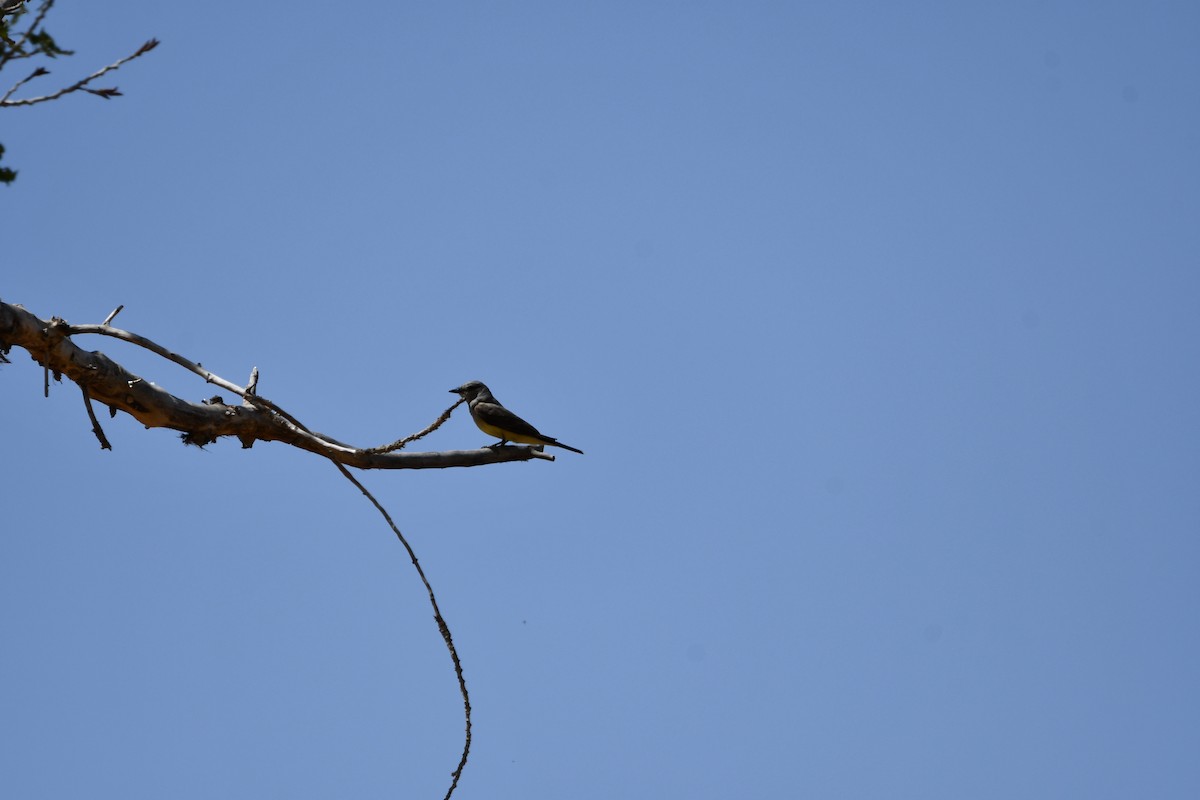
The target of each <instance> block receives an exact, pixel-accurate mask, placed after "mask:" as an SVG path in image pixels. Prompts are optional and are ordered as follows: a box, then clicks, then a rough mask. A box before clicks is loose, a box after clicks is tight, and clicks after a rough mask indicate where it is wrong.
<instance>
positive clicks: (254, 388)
mask: <svg viewBox="0 0 1200 800" xmlns="http://www.w3.org/2000/svg"><path fill="white" fill-rule="evenodd" d="M246 394H247V395H252V394H258V367H252V368H251V369H250V382H249V383H247V384H246Z"/></svg>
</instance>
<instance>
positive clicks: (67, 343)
mask: <svg viewBox="0 0 1200 800" xmlns="http://www.w3.org/2000/svg"><path fill="white" fill-rule="evenodd" d="M83 333H98V334H103V335H107V336H114V337H116V338H119V339H122V340H124V341H128V342H131V343H133V344H137V345H139V346H141V347H145V348H146V349H148V350H150V351H151V352H154V353H157V354H158V355H160V356H162V357H163V358H166V359H168V360H170V361H172V362H174V363H176V364H179V365H181V366H183V367H185V368H186V369H188V370H190V371H192V372H194V373H195V374H197V375H199V376H200V377H202V378H204V379H205V381H207V382H209V383H214V384H216V385H218V386H220V387H222V388H224V389H226V390H228V391H230V392H232V393H234V394H235V395H238V396H239V397H241V398H243V403H242V404H241V405H236V406H235V405H229V404H227V403H225V402H224V401H223V400H222V399H221V398H219V397H216V398H212V399H210V400H209V401H207V402H203V403H192V402H189V401H187V400H183V399H181V398H179V397H176V396H175V395H173V394H171V393H169V392H167V391H166V390H164V389H162V388H160V387H158V386H155V385H154V384H152V383H150V382H149V381H146V380H143V379H142V378H140V377H138V376H137V375H134V374H133V373H131V372H129V371H128V370H127V369H125V368H124V367H122V366H121V365H120V364H118V363H117V362H115V361H113V360H112V359H110V358H108V356H106V355H104V354H103V353H101V352H98V351H95V352H93V351H88V350H84V349H83V348H81V347H79V346H78V345H76V344H75V342H74V341H72V338H71V337H72V335H75V334H83ZM13 347H20V348H22V349H24V350H26V351H27V352H28V353H29V355H30V357H31V358H32V359H33V360H34V361H36V362H37V363H39V364H41V365H43V368H44V370H45V371H46V373H47V375H48V374H49V373H50V372H53V373H54V375H55V378H56V379H58V378H60V376H66V377H67V378H68V379H69V380H71V381H73V382H74V383H76V384H78V385H79V386H80V387H82V388H84V389H86V390H87V393H88V395H89V396H90V397H91V398H93V399H95V400H98V401H100V402H101V403H104V404H105V405H107V406H109V408H110V409H115V410H119V411H124V412H126V413H127V414H129V415H130V416H132V417H134V418H135V419H137V420H138V421H139V422H141V423H142V424H143V425H145V426H146V427H147V428H170V429H172V430H176V431H180V432H182V433H183V440H184V441H185V442H186V443H188V444H196V445H206V444H210V443H212V442H214V441H216V440H217V439H218V438H220V437H222V436H233V437H236V438H237V439H238V440H239V441H240V442H241V443H242V447H251V446H253V444H254V442H256V441H264V442H284V443H285V444H290V445H292V446H293V447H298V448H300V449H302V450H307V451H309V452H312V453H317V454H319V455H322V456H325V457H326V458H330V459H332V460H333V461H335V462H337V463H339V464H344V465H346V466H350V467H358V468H360V469H441V468H445V467H472V466H479V465H482V464H497V463H501V462H506V461H528V460H530V459H534V458H538V459H545V460H551V461H552V460H554V456H551V455H549V454H546V453H543V452H542V451H541V449H540V447H538V446H527V445H519V446H518V445H506V446H503V447H485V448H481V449H479V450H450V451H443V452H427V453H395V452H385V448H380V449H377V450H371V449H367V448H357V447H353V446H351V445H348V444H345V443H343V442H339V441H337V440H336V439H333V438H331V437H328V436H324V435H322V434H318V433H314V432H312V431H310V430H309V429H308V428H307V427H305V426H304V425H302V424H300V423H299V422H298V421H297V420H296V419H295V417H293V416H292V415H291V414H289V413H288V412H286V411H285V410H283V409H282V408H280V407H279V406H278V405H276V404H275V403H272V402H271V401H270V400H267V399H266V398H265V397H262V396H260V395H257V394H252V393H250V392H249V391H247V390H246V389H244V388H243V387H240V386H238V385H237V384H234V383H232V382H230V381H227V380H225V379H224V378H221V377H220V376H218V375H215V374H213V373H212V372H210V371H208V370H206V369H204V367H202V366H201V365H200V364H198V363H195V362H192V361H190V360H189V359H186V358H184V357H183V356H180V355H178V354H175V353H173V352H171V351H170V350H168V349H167V348H165V347H163V346H161V345H159V344H157V343H155V342H153V341H151V340H149V339H147V338H145V337H143V336H140V335H138V334H135V333H130V332H128V331H122V330H120V329H118V328H111V327H109V326H106V325H68V324H67V323H66V322H65V321H64V320H61V319H58V318H52V319H50V320H49V321H47V320H43V319H40V318H39V317H37V316H35V315H34V314H31V313H30V312H29V311H27V310H25V309H24V308H22V307H21V306H17V305H10V304H8V303H3V302H0V353H5V354H6V353H8V351H9V350H10V349H11V348H13ZM48 381H49V379H48V378H47V383H48ZM456 405H457V404H456ZM452 409H453V407H451V410H452ZM448 416H449V412H447V413H445V414H443V418H446V417H448ZM441 421H442V420H439V421H438V422H435V423H434V424H433V425H431V426H429V427H428V428H426V430H424V431H422V432H421V433H420V434H416V435H414V436H411V437H407V441H411V440H413V439H415V438H419V437H420V436H423V435H424V434H425V433H427V432H429V431H431V430H433V429H435V428H436V427H437V426H438V425H440V424H441Z"/></svg>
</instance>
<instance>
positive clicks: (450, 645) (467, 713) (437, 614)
mask: <svg viewBox="0 0 1200 800" xmlns="http://www.w3.org/2000/svg"><path fill="white" fill-rule="evenodd" d="M454 405H458V403H455V404H454ZM451 410H453V406H452V407H451ZM446 413H447V414H449V413H450V412H446ZM333 465H334V466H335V467H337V468H338V470H339V471H340V472H341V473H342V475H344V476H345V478H346V480H348V481H350V482H351V483H353V484H354V485H355V486H357V487H358V490H359V491H360V492H362V493H363V494H364V495H366V497H367V499H368V500H370V501H371V504H372V505H373V506H375V508H376V509H377V510H378V511H379V513H380V514H382V515H383V518H384V519H385V520H386V521H387V524H388V525H389V526H390V527H391V529H392V532H393V533H395V534H396V538H397V539H399V540H400V544H402V545H404V549H405V550H407V551H408V557H409V558H410V559H412V563H413V566H414V567H416V569H417V574H418V575H420V576H421V582H422V583H424V584H425V591H426V592H428V593H429V604H430V605H431V606H432V607H433V619H434V621H435V622H437V626H438V631H439V632H440V633H441V634H442V639H443V640H445V642H446V649H447V650H449V651H450V660H451V661H453V662H454V674H455V675H456V676H457V677H458V691H459V693H460V694H461V695H462V699H463V716H464V718H465V720H466V737H465V739H464V741H463V751H462V757H461V758H460V759H459V760H458V767H456V768H455V770H454V772H453V773H451V781H450V788H449V789H448V790H446V797H445V798H444V800H450V795H452V794H454V789H455V787H457V786H458V779H459V778H460V777H462V771H463V768H464V767H465V766H466V765H467V756H468V755H469V754H470V752H471V696H470V694H469V693H468V692H467V681H466V679H465V678H464V677H463V670H462V661H460V660H459V658H458V650H457V649H455V647H454V639H453V637H451V636H450V627H449V626H448V625H446V620H445V618H444V617H443V616H442V612H441V609H439V608H438V603H437V596H436V595H434V593H433V586H431V585H430V583H429V579H428V578H426V577H425V570H423V569H421V562H420V561H418V560H417V554H416V552H415V551H414V550H413V549H412V545H410V544H409V543H408V540H407V539H405V538H404V534H403V533H401V532H400V528H398V527H396V523H395V522H393V521H392V517H391V515H390V514H388V512H387V509H385V508H384V507H383V506H382V505H380V504H379V501H378V500H376V499H375V496H374V495H372V494H371V493H370V492H369V491H367V488H366V487H365V486H363V485H362V484H361V483H359V482H358V480H357V479H355V477H354V476H353V475H351V474H350V470H348V469H346V468H345V467H344V466H342V465H341V464H339V463H338V462H336V461H334V462H333Z"/></svg>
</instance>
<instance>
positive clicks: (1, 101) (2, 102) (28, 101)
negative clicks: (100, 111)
mask: <svg viewBox="0 0 1200 800" xmlns="http://www.w3.org/2000/svg"><path fill="white" fill-rule="evenodd" d="M156 47H158V39H151V40H150V41H148V42H146V43H145V44H143V45H142V46H141V47H139V48H138V49H137V51H136V52H134V53H132V54H130V55H127V56H125V57H124V58H121V59H118V60H117V61H114V62H113V63H111V64H109V65H108V66H107V67H102V68H100V69H98V70H96V71H95V72H93V73H92V74H91V75H88V76H87V77H86V78H83V79H81V80H78V81H76V82H75V83H73V84H71V85H70V86H66V87H64V88H62V89H59V90H58V91H57V92H53V93H51V94H44V95H41V96H39V97H24V98H21V99H20V100H9V99H8V98H9V97H11V96H12V93H13V92H14V91H16V89H17V87H16V86H14V87H13V88H12V89H10V90H9V92H8V94H6V95H4V97H3V98H0V107H4V106H31V105H33V104H34V103H45V102H47V101H49V100H57V99H58V98H60V97H62V96H63V95H65V94H70V93H71V92H76V91H79V90H80V89H83V90H84V91H86V92H90V93H92V94H95V95H98V96H100V97H104V98H108V97H114V96H116V95H119V94H120V92H118V91H117V90H116V89H88V88H86V87H87V85H88V84H89V83H91V82H92V81H94V80H96V79H97V78H99V77H100V76H102V75H106V74H108V73H109V72H112V71H113V70H115V69H120V68H121V66H122V65H124V64H128V63H129V62H130V61H133V60H134V59H135V58H138V57H139V56H143V55H145V54H146V53H149V52H150V51H151V50H153V49H154V48H156ZM38 69H39V70H41V67H39V68H38ZM36 74H39V73H38V72H37V70H35V71H34V75H36ZM40 74H45V70H41V73H40ZM34 75H30V76H29V78H32V77H34ZM29 78H26V79H25V81H28V80H29ZM25 81H22V83H24V82H25ZM19 85H20V84H18V86H19Z"/></svg>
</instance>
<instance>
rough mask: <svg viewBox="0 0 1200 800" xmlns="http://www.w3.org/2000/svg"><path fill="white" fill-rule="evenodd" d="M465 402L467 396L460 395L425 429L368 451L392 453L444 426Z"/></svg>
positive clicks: (369, 448)
mask: <svg viewBox="0 0 1200 800" xmlns="http://www.w3.org/2000/svg"><path fill="white" fill-rule="evenodd" d="M465 402H466V398H465V397H460V398H459V399H458V402H456V403H455V404H454V405H452V406H450V407H449V408H447V409H446V410H445V411H443V412H442V415H441V416H440V417H438V418H437V419H436V420H434V421H433V424H432V425H430V426H429V427H427V428H425V430H422V431H418V432H417V433H414V434H412V435H411V436H405V437H404V438H403V439H397V440H396V441H394V442H392V443H391V444H388V445H384V446H383V447H368V448H367V452H368V453H390V452H392V451H393V450H399V449H400V448H401V447H404V445H406V444H408V443H409V442H414V441H416V440H417V439H420V438H421V437H422V436H426V435H428V434H430V433H433V432H434V431H436V430H437V429H438V428H440V427H441V426H442V423H443V422H445V421H446V420H448V419H450V412H452V411H454V409H456V408H458V407H459V406H460V405H462V404H463V403H465Z"/></svg>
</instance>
